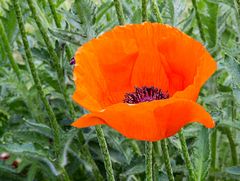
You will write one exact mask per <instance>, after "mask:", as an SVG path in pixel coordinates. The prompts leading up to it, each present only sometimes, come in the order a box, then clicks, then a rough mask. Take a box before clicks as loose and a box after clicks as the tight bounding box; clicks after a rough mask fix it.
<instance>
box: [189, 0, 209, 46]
mask: <svg viewBox="0 0 240 181" xmlns="http://www.w3.org/2000/svg"><path fill="white" fill-rule="evenodd" d="M192 4H193V8H194V10H195V14H196V18H197V25H198V29H199V32H200V37H201V39H202V40H203V42H205V41H206V39H205V36H204V31H203V26H202V22H201V18H200V14H199V12H198V7H197V2H196V0H192Z"/></svg>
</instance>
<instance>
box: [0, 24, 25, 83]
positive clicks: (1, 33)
mask: <svg viewBox="0 0 240 181" xmlns="http://www.w3.org/2000/svg"><path fill="white" fill-rule="evenodd" d="M0 37H2V38H1V39H2V41H3V44H4V47H3V48H4V49H5V50H6V52H7V55H8V59H9V61H10V64H11V66H12V68H13V71H14V72H15V74H16V75H17V78H18V80H19V81H20V80H21V74H20V70H19V67H18V65H17V64H16V62H15V60H14V58H13V55H12V51H11V47H10V43H9V40H8V37H7V33H6V31H5V28H4V26H3V24H2V21H1V20H0Z"/></svg>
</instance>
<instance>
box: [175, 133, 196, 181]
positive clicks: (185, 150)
mask: <svg viewBox="0 0 240 181" xmlns="http://www.w3.org/2000/svg"><path fill="white" fill-rule="evenodd" d="M178 136H179V139H180V143H181V146H182V153H183V157H184V160H185V163H186V166H187V169H188V171H189V175H190V179H191V180H196V176H195V173H194V170H193V166H192V162H191V160H190V156H189V153H188V148H187V144H186V140H185V136H184V134H183V130H182V129H181V130H180V131H179V133H178Z"/></svg>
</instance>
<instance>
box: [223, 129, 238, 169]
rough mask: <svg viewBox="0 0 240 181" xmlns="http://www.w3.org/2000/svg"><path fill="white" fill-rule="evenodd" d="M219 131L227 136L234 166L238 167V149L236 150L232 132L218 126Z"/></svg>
mask: <svg viewBox="0 0 240 181" xmlns="http://www.w3.org/2000/svg"><path fill="white" fill-rule="evenodd" d="M218 129H219V130H220V131H221V132H222V133H223V134H225V135H226V136H227V139H228V142H229V145H230V150H231V156H232V164H233V165H237V164H238V156H237V149H236V144H235V143H234V139H233V136H232V133H231V130H230V129H229V128H227V127H223V126H218Z"/></svg>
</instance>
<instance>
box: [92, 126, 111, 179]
mask: <svg viewBox="0 0 240 181" xmlns="http://www.w3.org/2000/svg"><path fill="white" fill-rule="evenodd" d="M95 129H96V133H97V138H98V143H99V146H100V149H101V152H102V154H103V158H104V166H105V169H106V173H107V180H108V181H115V179H114V174H113V168H112V162H111V158H110V154H109V152H108V148H107V143H106V140H105V137H104V133H103V130H102V128H101V126H100V125H98V126H95Z"/></svg>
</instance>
